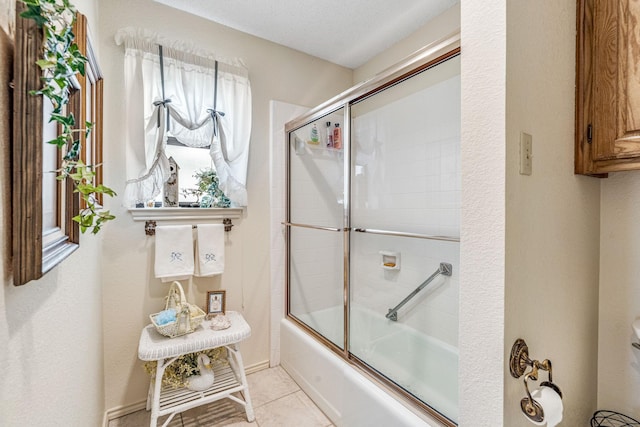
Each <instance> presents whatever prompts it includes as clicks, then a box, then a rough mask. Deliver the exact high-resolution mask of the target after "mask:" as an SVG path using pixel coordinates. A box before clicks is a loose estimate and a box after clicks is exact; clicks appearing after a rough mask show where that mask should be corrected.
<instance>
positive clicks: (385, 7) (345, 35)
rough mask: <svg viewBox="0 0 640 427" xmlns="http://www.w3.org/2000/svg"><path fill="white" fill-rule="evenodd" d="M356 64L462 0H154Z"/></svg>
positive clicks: (340, 61)
mask: <svg viewBox="0 0 640 427" xmlns="http://www.w3.org/2000/svg"><path fill="white" fill-rule="evenodd" d="M154 1H156V2H158V3H162V4H165V5H167V6H171V7H174V8H176V9H180V10H183V11H185V12H189V13H192V14H194V15H197V16H201V17H204V18H206V19H209V20H211V21H214V22H217V23H219V24H222V25H225V26H228V27H231V28H234V29H236V30H239V31H242V32H245V33H249V34H251V35H254V36H257V37H260V38H263V39H266V40H270V41H272V42H275V43H278V44H281V45H284V46H288V47H290V48H293V49H296V50H299V51H302V52H305V53H308V54H310V55H313V56H316V57H318V58H322V59H326V60H327V61H331V62H333V63H335V64H339V65H342V66H345V67H348V68H357V67H359V66H361V65H362V64H364V63H365V62H367V61H368V60H369V59H371V58H373V57H374V56H376V55H377V54H379V53H381V52H382V51H384V50H385V49H387V48H389V47H390V46H392V45H393V44H395V43H396V42H398V41H400V40H402V39H403V38H405V37H407V36H408V35H409V34H411V33H413V32H414V31H416V30H417V29H419V28H420V27H422V26H424V24H425V23H426V22H427V21H429V20H431V19H432V18H433V17H435V16H437V15H439V14H440V13H442V12H443V11H445V10H446V9H448V8H450V7H451V6H452V5H454V4H455V3H458V1H459V0H393V1H390V0H154Z"/></svg>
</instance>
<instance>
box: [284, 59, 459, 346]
mask: <svg viewBox="0 0 640 427" xmlns="http://www.w3.org/2000/svg"><path fill="white" fill-rule="evenodd" d="M418 79H422V82H420V81H419V80H418ZM425 87H426V88H425ZM318 124H319V126H318V129H319V130H322V127H321V126H320V125H322V124H323V120H319V121H318ZM351 125H352V132H353V133H352V135H353V138H354V140H353V143H354V144H355V150H354V154H353V156H354V157H353V159H352V163H353V167H352V188H353V195H352V200H351V207H352V218H351V227H352V228H366V229H380V230H391V231H402V232H410V233H422V234H429V235H440V236H442V235H444V236H449V237H456V238H457V237H459V235H460V232H459V229H460V223H459V221H460V220H459V212H460V190H461V188H460V182H461V171H460V78H459V59H457V58H456V59H453V60H450V61H448V62H447V63H445V64H442V65H440V66H438V67H436V68H434V69H432V70H430V71H429V72H428V73H424V74H423V75H421V76H420V77H418V78H417V79H411V80H409V81H407V82H404V83H402V84H401V85H398V86H396V87H394V88H392V89H390V90H387V91H385V92H384V93H382V94H380V95H376V96H374V97H370V98H368V99H366V100H364V101H363V102H361V103H358V104H355V105H354V106H353V107H352V122H351ZM308 132H309V129H301V130H300V132H299V134H300V135H299V136H300V139H301V140H302V141H305V139H307V134H308ZM303 143H304V142H303ZM303 148H304V150H303V151H300V150H299V153H300V154H295V155H293V156H292V157H293V159H292V171H293V172H292V177H295V178H292V192H293V193H294V195H296V196H295V197H293V199H292V221H293V222H302V223H311V224H315V225H323V226H330V227H338V228H339V227H342V222H341V220H342V208H343V207H342V202H341V195H342V184H341V182H342V181H341V180H342V175H341V170H342V169H341V162H342V153H341V152H336V151H331V150H317V149H316V150H309V149H306V148H307V146H306V145H305V146H303ZM340 237H341V233H330V232H318V231H308V230H304V231H301V230H299V229H298V230H295V231H294V233H293V235H292V245H293V247H297V248H300V252H299V253H297V254H292V257H293V258H295V259H296V261H295V267H294V271H293V272H292V280H294V279H295V281H296V282H299V283H305V289H304V293H302V292H298V293H297V294H296V295H295V296H294V297H293V298H292V301H291V303H292V309H293V310H299V311H300V312H314V311H318V310H322V309H325V308H328V307H330V306H335V305H341V304H342V263H341V259H340V257H341V255H342V241H341V238H340ZM351 249H352V250H351V257H350V262H351V287H352V288H351V301H352V303H353V304H358V305H360V306H364V307H366V308H369V309H371V310H373V311H375V312H377V313H379V314H380V316H383V315H384V314H386V312H387V310H388V309H389V308H391V307H393V306H395V305H396V304H397V303H398V302H400V301H401V300H402V299H403V298H404V297H405V296H406V295H407V294H409V293H410V292H411V291H412V290H413V289H414V288H416V287H417V286H418V285H419V284H420V283H421V282H422V281H423V280H424V279H426V278H427V277H428V276H429V275H431V274H432V273H433V272H434V271H435V270H436V269H437V268H438V266H439V263H440V262H448V263H451V264H452V265H453V276H452V277H447V278H444V277H442V276H441V277H438V278H437V279H436V280H434V282H433V283H432V285H430V286H429V287H428V288H427V289H425V290H423V291H422V292H421V293H420V294H419V295H418V296H417V297H415V298H414V299H413V300H412V301H411V302H410V303H408V304H407V305H406V306H404V307H403V308H402V309H401V310H400V311H399V315H398V322H401V323H406V324H409V325H410V326H412V327H413V328H415V329H418V330H420V331H422V332H424V333H426V334H428V335H431V336H433V337H435V338H438V339H440V340H442V341H444V342H446V343H449V344H451V345H454V346H456V345H457V336H458V272H459V244H458V243H457V242H443V241H435V240H425V239H415V238H406V237H393V236H381V235H374V234H369V233H359V232H353V231H352V232H351ZM380 251H393V252H397V253H399V259H400V268H399V270H387V269H384V268H383V267H382V255H381V254H380V253H379V252H380ZM293 276H295V278H294V277H293ZM355 332H356V333H357V331H355Z"/></svg>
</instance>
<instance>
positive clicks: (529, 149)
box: [520, 132, 533, 175]
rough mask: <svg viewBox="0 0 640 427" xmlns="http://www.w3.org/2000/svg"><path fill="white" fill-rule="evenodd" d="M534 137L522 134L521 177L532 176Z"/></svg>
mask: <svg viewBox="0 0 640 427" xmlns="http://www.w3.org/2000/svg"><path fill="white" fill-rule="evenodd" d="M532 157H533V137H532V136H531V135H529V134H528V133H524V132H520V175H531V172H532V166H533V165H532V163H533V159H532Z"/></svg>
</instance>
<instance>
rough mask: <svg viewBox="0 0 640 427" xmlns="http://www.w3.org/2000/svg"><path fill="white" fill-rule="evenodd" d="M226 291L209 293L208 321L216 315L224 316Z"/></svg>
mask: <svg viewBox="0 0 640 427" xmlns="http://www.w3.org/2000/svg"><path fill="white" fill-rule="evenodd" d="M225 294H226V291H209V292H207V319H210V318H212V317H213V316H215V315H216V314H224V309H225Z"/></svg>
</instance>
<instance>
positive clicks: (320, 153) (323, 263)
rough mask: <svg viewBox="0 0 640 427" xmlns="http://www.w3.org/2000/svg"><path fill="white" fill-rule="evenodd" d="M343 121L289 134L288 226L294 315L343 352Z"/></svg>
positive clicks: (329, 119) (328, 119)
mask: <svg viewBox="0 0 640 427" xmlns="http://www.w3.org/2000/svg"><path fill="white" fill-rule="evenodd" d="M343 121H344V109H340V110H338V111H335V112H333V113H331V114H329V115H326V116H324V117H322V118H320V119H318V120H316V121H314V122H312V123H309V124H307V125H305V126H303V127H301V128H299V129H296V130H295V131H293V132H290V134H289V148H288V161H289V176H288V186H289V213H288V222H287V230H288V233H289V239H288V240H289V248H288V249H289V265H288V269H289V272H288V274H289V299H288V305H289V314H290V315H291V316H293V317H294V318H296V319H297V320H298V321H300V322H302V323H304V324H305V325H306V326H307V327H308V328H311V329H313V330H314V331H316V332H317V333H319V334H320V335H322V336H323V337H324V338H326V339H327V340H329V341H330V342H332V343H333V344H335V345H336V346H338V347H339V348H340V349H343V348H344V295H345V294H344V273H343V272H344V258H345V256H344V251H345V249H344V232H343V228H344V226H343V223H344V216H345V204H344V155H343V154H344V153H343V148H342V141H341V137H342V135H341V131H342V127H343ZM336 125H337V126H336ZM336 129H337V130H336Z"/></svg>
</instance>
